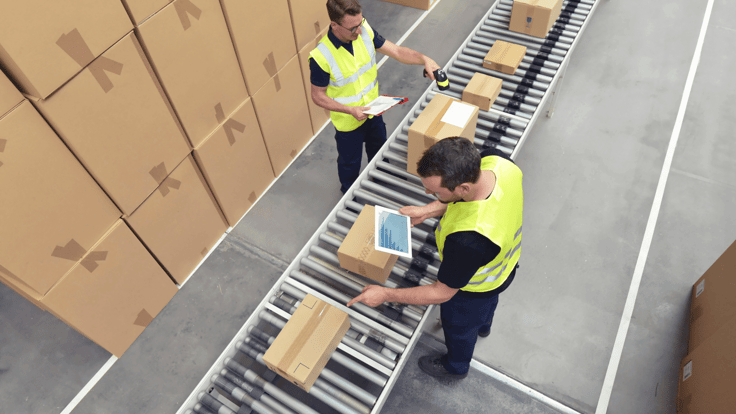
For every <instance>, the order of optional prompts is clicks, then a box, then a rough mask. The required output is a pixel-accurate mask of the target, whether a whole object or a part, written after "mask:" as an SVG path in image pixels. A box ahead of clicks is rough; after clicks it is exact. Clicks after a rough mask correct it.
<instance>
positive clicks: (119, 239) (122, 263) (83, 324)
mask: <svg viewBox="0 0 736 414" xmlns="http://www.w3.org/2000/svg"><path fill="white" fill-rule="evenodd" d="M176 292H178V289H177V287H176V285H174V283H173V282H172V281H171V279H169V277H168V276H167V275H166V272H164V270H163V269H162V268H161V266H160V265H159V264H158V263H156V260H154V259H153V257H151V254H150V253H149V252H148V251H147V250H146V249H145V247H143V245H142V244H141V242H140V241H139V240H138V239H137V238H136V237H135V235H134V234H133V232H131V231H130V229H129V228H128V226H126V225H125V223H124V222H123V221H122V220H118V221H117V223H115V225H114V226H113V228H112V229H111V230H110V231H109V232H108V233H107V234H106V235H105V236H104V237H103V238H102V239H101V240H100V241H99V242H98V243H97V244H95V245H94V246H93V247H92V248H91V249H90V251H89V252H88V253H87V254H86V255H85V257H84V258H83V259H82V260H80V261H79V262H77V263H76V264H75V266H74V267H73V268H72V269H71V270H70V271H69V273H68V274H67V275H65V276H64V278H63V279H61V281H60V282H59V283H58V284H57V285H56V286H54V287H53V288H52V289H51V291H49V293H48V294H46V296H44V298H43V299H42V300H41V303H43V305H44V306H45V307H46V308H47V309H48V311H49V312H51V313H52V314H54V315H56V316H57V317H58V318H59V319H61V320H63V321H64V322H66V323H67V324H69V325H71V326H72V327H74V328H75V329H77V330H78V331H79V332H81V333H82V334H84V335H85V336H86V337H87V338H89V339H91V340H92V341H94V342H95V343H97V344H98V345H100V346H101V347H103V348H105V349H106V350H107V351H109V352H110V353H111V354H113V355H115V356H117V357H120V356H122V355H123V353H124V352H125V350H127V349H128V347H129V346H130V345H131V344H132V343H133V342H134V341H135V339H136V338H137V337H138V335H140V334H141V333H142V332H143V330H144V329H145V328H146V326H148V324H149V323H150V322H151V321H152V320H153V318H155V317H156V315H158V313H159V312H161V310H162V309H163V308H164V307H165V306H166V304H167V303H168V302H169V301H170V300H171V298H172V297H174V295H175V294H176Z"/></svg>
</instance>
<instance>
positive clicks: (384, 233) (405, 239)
mask: <svg viewBox="0 0 736 414" xmlns="http://www.w3.org/2000/svg"><path fill="white" fill-rule="evenodd" d="M375 235H376V237H375V241H376V242H375V249H376V250H378V251H381V252H386V253H391V254H395V255H398V256H403V257H407V258H411V218H410V217H409V216H403V215H401V214H399V212H398V211H396V210H390V209H387V208H385V207H381V206H376V233H375Z"/></svg>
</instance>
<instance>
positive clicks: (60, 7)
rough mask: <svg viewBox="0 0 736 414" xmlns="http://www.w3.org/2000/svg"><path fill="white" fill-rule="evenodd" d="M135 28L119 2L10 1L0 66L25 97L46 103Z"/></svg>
mask: <svg viewBox="0 0 736 414" xmlns="http://www.w3.org/2000/svg"><path fill="white" fill-rule="evenodd" d="M132 28H133V26H132V25H131V24H130V19H128V16H127V15H126V13H125V9H124V8H123V5H122V4H121V3H120V1H119V0H68V1H39V0H25V1H6V2H3V6H2V11H1V12H0V64H1V65H2V66H3V69H4V70H5V72H6V73H7V74H8V76H9V77H10V78H11V79H13V80H14V81H15V84H16V85H17V86H18V88H20V90H21V91H22V92H25V93H27V94H29V95H32V96H34V97H37V98H45V97H47V96H49V95H51V93H52V92H54V91H55V90H56V89H58V88H59V87H60V86H61V85H63V84H64V83H65V82H66V81H68V80H69V79H71V78H72V77H74V75H75V74H77V73H79V71H81V70H82V69H84V67H86V66H87V65H88V64H89V63H90V62H92V61H93V60H94V59H95V58H96V57H97V56H99V55H100V54H101V53H102V52H104V51H105V50H106V49H107V48H109V47H110V46H112V45H113V44H114V43H115V42H117V41H118V40H120V39H121V38H122V37H123V36H125V34H126V33H128V32H129V31H130V30H131V29H132Z"/></svg>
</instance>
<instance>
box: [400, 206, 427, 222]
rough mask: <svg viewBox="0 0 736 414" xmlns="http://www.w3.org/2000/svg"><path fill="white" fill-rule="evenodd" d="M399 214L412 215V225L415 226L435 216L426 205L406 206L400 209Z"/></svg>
mask: <svg viewBox="0 0 736 414" xmlns="http://www.w3.org/2000/svg"><path fill="white" fill-rule="evenodd" d="M399 214H402V215H404V216H409V217H411V226H412V227H414V226H416V225H417V224H422V222H424V220H426V219H428V218H430V217H433V216H432V215H431V214H429V213H427V209H426V208H424V207H417V206H406V207H401V208H400V209H399Z"/></svg>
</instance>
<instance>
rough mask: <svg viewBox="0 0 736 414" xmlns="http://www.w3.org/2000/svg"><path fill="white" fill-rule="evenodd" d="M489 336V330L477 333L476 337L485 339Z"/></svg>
mask: <svg viewBox="0 0 736 414" xmlns="http://www.w3.org/2000/svg"><path fill="white" fill-rule="evenodd" d="M490 334H491V330H490V329H489V330H487V331H478V336H480V337H481V338H485V337H487V336H488V335H490Z"/></svg>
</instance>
